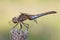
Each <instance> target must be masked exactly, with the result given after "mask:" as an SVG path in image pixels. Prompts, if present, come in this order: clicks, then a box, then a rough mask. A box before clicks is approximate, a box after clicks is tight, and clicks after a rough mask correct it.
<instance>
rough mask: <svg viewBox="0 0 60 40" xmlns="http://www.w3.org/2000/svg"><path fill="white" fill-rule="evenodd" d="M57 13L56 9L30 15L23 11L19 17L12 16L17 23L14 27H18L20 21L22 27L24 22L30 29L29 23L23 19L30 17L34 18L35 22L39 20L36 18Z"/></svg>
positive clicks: (30, 18)
mask: <svg viewBox="0 0 60 40" xmlns="http://www.w3.org/2000/svg"><path fill="white" fill-rule="evenodd" d="M55 13H56V11H49V12H45V13H41V14H36V15H29V14H27V13H21V15H19V17H14V18H12V22H13V23H17V24H16V25H15V26H14V27H16V26H17V25H18V23H20V26H21V28H22V24H23V25H24V26H25V27H26V28H27V29H28V26H27V25H28V24H25V23H23V21H25V20H27V19H29V20H34V21H35V22H37V21H36V20H35V19H37V18H39V17H42V16H45V15H48V14H55ZM14 27H13V28H14Z"/></svg>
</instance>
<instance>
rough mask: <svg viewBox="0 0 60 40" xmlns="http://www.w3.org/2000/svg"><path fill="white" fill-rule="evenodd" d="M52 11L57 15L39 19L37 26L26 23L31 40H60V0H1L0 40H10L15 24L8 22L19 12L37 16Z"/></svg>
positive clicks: (29, 22) (32, 22)
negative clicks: (10, 33) (10, 32)
mask: <svg viewBox="0 0 60 40" xmlns="http://www.w3.org/2000/svg"><path fill="white" fill-rule="evenodd" d="M52 10H53V11H57V14H52V15H47V16H44V17H41V18H38V19H37V22H38V23H37V24H36V23H34V21H29V20H26V21H25V23H28V24H29V25H30V29H29V37H28V39H29V40H60V0H0V40H10V39H9V31H10V29H11V28H12V27H13V26H14V24H13V23H12V22H11V23H10V25H9V23H8V22H9V21H11V19H12V18H13V17H15V16H18V15H20V13H19V12H25V13H28V14H33V15H35V14H39V13H42V12H47V11H52Z"/></svg>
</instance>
